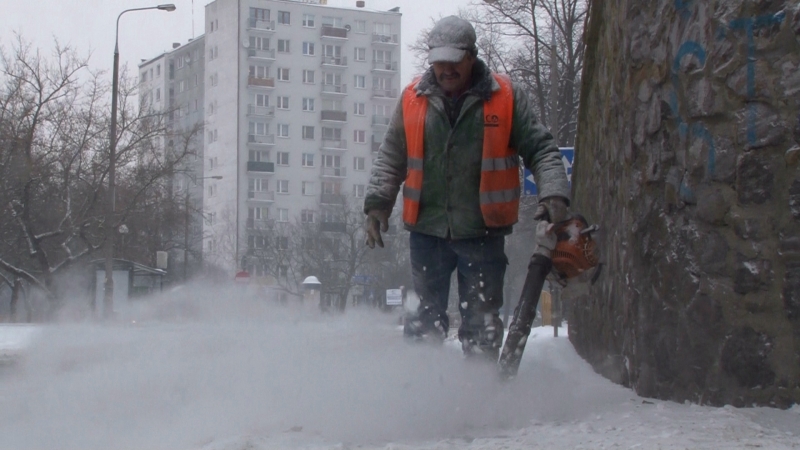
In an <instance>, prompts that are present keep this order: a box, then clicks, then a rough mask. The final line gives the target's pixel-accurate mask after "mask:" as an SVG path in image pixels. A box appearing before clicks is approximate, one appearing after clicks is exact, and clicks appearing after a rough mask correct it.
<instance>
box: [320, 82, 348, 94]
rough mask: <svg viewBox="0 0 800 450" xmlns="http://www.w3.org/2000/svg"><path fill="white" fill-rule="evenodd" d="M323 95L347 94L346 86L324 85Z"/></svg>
mask: <svg viewBox="0 0 800 450" xmlns="http://www.w3.org/2000/svg"><path fill="white" fill-rule="evenodd" d="M322 93H323V94H347V85H346V84H323V85H322Z"/></svg>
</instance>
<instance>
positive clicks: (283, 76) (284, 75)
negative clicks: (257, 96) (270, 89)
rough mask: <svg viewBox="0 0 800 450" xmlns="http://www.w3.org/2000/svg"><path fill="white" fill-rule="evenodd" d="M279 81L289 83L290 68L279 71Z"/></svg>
mask: <svg viewBox="0 0 800 450" xmlns="http://www.w3.org/2000/svg"><path fill="white" fill-rule="evenodd" d="M278 80H280V81H289V68H287V67H282V68H279V69H278Z"/></svg>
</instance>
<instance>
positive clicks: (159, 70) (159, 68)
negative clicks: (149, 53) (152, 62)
mask: <svg viewBox="0 0 800 450" xmlns="http://www.w3.org/2000/svg"><path fill="white" fill-rule="evenodd" d="M156 76H157V77H160V76H161V64H156Z"/></svg>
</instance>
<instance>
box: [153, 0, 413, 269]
mask: <svg viewBox="0 0 800 450" xmlns="http://www.w3.org/2000/svg"><path fill="white" fill-rule="evenodd" d="M363 5H364V2H355V1H354V6H356V7H354V8H336V7H331V6H327V5H326V4H325V2H324V1H323V0H319V1H290V0H249V1H248V0H216V1H214V2H211V3H209V4H208V5H206V9H205V35H204V37H202V38H199V39H195V40H194V41H192V42H191V43H190V44H188V45H186V46H182V47H178V48H177V49H173V50H172V51H171V52H169V53H167V54H165V55H162V56H161V57H159V58H154V59H153V60H151V61H148V62H147V63H146V64H143V65H141V66H140V76H142V77H144V76H145V75H144V73H145V71H146V72H147V74H148V76H149V73H150V70H151V69H152V66H153V64H159V62H158V61H160V60H161V59H164V60H165V61H164V62H162V64H168V65H169V67H173V66H174V79H173V78H170V79H169V80H164V81H165V82H166V83H167V84H165V85H164V86H157V85H156V84H151V83H152V81H151V79H148V80H143V81H142V86H143V87H145V86H147V87H148V88H154V89H159V88H161V89H164V90H165V91H167V90H168V89H170V90H172V91H169V92H174V98H175V107H176V111H177V109H181V110H182V111H184V110H185V108H186V106H187V104H188V105H189V106H188V111H187V114H188V115H183V112H182V113H180V114H181V115H180V116H177V117H176V118H175V121H176V122H178V120H181V121H184V120H185V121H186V122H185V123H184V125H182V126H188V125H189V123H190V122H191V121H193V120H197V121H198V122H203V123H204V125H205V129H204V139H203V156H202V159H201V161H202V169H200V168H199V167H198V170H201V171H200V172H199V173H201V174H202V175H199V176H198V178H205V179H204V181H205V183H204V187H203V189H202V194H203V195H202V198H203V203H202V206H203V213H204V216H205V219H206V220H205V221H203V231H202V236H203V237H202V240H203V244H202V249H203V258H204V261H205V262H207V263H211V264H215V265H217V266H220V267H224V268H225V269H226V270H229V271H230V272H231V273H233V272H234V271H235V270H237V269H240V268H244V269H246V270H248V271H250V272H251V273H253V275H255V276H258V275H259V274H260V272H262V271H263V267H259V264H261V263H259V262H257V261H256V260H251V259H249V258H248V253H249V251H250V250H251V249H253V248H254V247H256V246H258V245H259V243H260V242H263V241H262V237H263V230H265V229H267V228H268V226H269V225H270V224H271V223H272V222H273V221H277V222H290V221H291V222H294V221H295V220H302V221H305V222H317V223H320V224H321V229H322V230H323V231H325V230H336V229H337V228H338V226H339V225H341V224H339V223H337V221H338V220H339V219H338V217H339V215H340V213H341V210H342V206H343V205H344V204H345V202H346V201H350V202H351V203H356V202H360V200H359V199H360V198H362V197H363V196H364V190H365V187H366V184H367V181H368V179H369V171H370V169H371V165H372V158H373V157H374V155H375V153H376V152H377V149H378V146H379V143H380V141H381V140H382V138H383V135H384V133H385V131H386V129H387V126H388V124H389V118H390V116H391V113H392V111H393V109H394V106H395V104H396V103H397V101H398V98H399V93H400V90H401V86H400V71H399V68H400V19H401V14H400V13H399V12H398V10H397V8H394V9H393V10H392V11H375V10H370V9H366V8H364V7H363ZM191 46H195V47H196V48H197V50H199V52H200V54H199V56H198V55H195V54H193V53H196V51H195V50H193V49H192V48H191ZM184 47H185V48H184ZM187 50H188V52H187V55H186V57H187V58H188V60H187V59H181V57H180V54H183V52H185V51H187ZM198 71H199V73H200V75H201V78H200V82H199V83H198V86H199V87H200V89H194V88H193V87H190V86H189V85H191V80H192V76H194V75H196V74H197V73H198ZM170 74H172V72H170ZM187 77H188V80H189V85H186V86H185V87H186V88H187V89H188V91H180V92H179V88H178V84H179V83H180V82H181V80H184V79H187ZM182 93H186V95H185V96H181V95H180V94H182ZM148 95H149V94H148ZM162 95H163V93H162ZM170 98H171V97H170ZM154 101H155V99H154ZM194 102H200V104H199V105H197V106H196V108H195V103H194ZM198 111H200V112H201V113H202V118H201V117H199V116H197V115H196V114H195V113H196V112H198ZM212 176H216V177H222V178H221V179H210V178H209V177H212Z"/></svg>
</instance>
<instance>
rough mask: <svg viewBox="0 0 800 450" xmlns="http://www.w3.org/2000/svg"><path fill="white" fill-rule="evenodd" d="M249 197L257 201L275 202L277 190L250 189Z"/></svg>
mask: <svg viewBox="0 0 800 450" xmlns="http://www.w3.org/2000/svg"><path fill="white" fill-rule="evenodd" d="M247 199H248V200H253V201H255V202H274V201H275V191H249V192H248V193H247Z"/></svg>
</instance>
